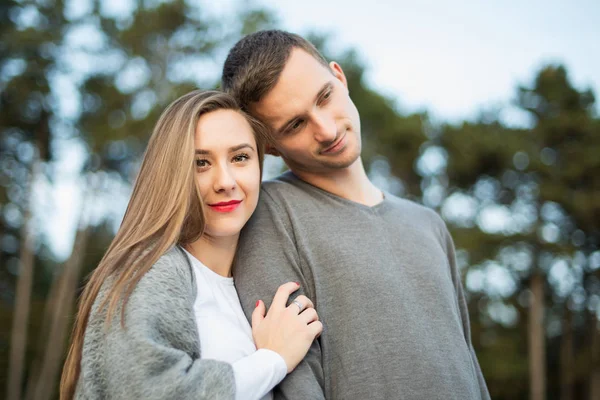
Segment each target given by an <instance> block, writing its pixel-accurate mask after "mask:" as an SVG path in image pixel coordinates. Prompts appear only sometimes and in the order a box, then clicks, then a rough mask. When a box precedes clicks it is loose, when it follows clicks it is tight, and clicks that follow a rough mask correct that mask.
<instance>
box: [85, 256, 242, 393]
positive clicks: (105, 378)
mask: <svg viewBox="0 0 600 400" xmlns="http://www.w3.org/2000/svg"><path fill="white" fill-rule="evenodd" d="M191 268H192V267H191V265H190V264H189V260H188V258H187V257H186V256H185V254H184V253H183V251H182V250H181V249H180V248H179V247H174V248H172V249H171V250H169V251H168V252H167V253H165V254H164V255H163V256H162V257H161V258H160V259H159V260H158V261H157V262H156V264H154V266H152V268H151V269H150V270H149V271H148V273H146V274H145V275H144V276H143V277H142V279H141V280H140V282H139V283H138V285H137V286H136V288H135V290H134V291H133V293H132V295H131V297H130V299H129V302H128V303H127V307H126V310H125V311H126V312H125V329H123V328H122V326H121V321H120V318H121V312H120V310H117V311H118V312H117V313H115V318H114V319H113V321H112V323H111V324H110V326H109V327H108V329H105V326H104V318H105V313H104V312H98V306H99V302H98V300H97V301H96V303H95V304H94V307H93V310H92V314H91V315H90V320H89V323H88V326H87V328H86V332H85V340H84V345H83V357H82V360H81V375H80V377H79V381H78V383H77V390H76V395H75V398H76V399H148V400H150V399H194V400H199V399H233V398H234V395H235V382H234V376H233V369H232V367H231V365H230V364H228V363H225V362H221V361H215V360H203V359H201V358H200V339H199V336H198V329H197V326H196V318H195V316H194V309H193V307H194V300H195V299H196V284H195V278H194V274H193V271H192V270H191ZM106 286H107V285H105V287H103V290H102V291H101V292H100V296H99V298H102V295H103V293H104V291H105V290H106Z"/></svg>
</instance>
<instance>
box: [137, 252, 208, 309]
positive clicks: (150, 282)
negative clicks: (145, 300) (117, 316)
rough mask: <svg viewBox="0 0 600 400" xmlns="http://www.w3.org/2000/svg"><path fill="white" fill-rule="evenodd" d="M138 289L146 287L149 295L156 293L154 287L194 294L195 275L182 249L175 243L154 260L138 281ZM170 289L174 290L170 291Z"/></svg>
mask: <svg viewBox="0 0 600 400" xmlns="http://www.w3.org/2000/svg"><path fill="white" fill-rule="evenodd" d="M138 286H139V287H138V288H137V289H139V290H145V289H148V290H149V291H150V292H149V293H148V294H149V295H156V294H157V293H156V291H155V289H156V288H157V287H160V288H161V289H162V290H161V291H163V292H166V293H168V294H169V295H171V296H172V295H173V294H175V293H178V294H179V295H189V296H192V297H195V296H196V284H195V277H194V273H193V271H192V266H191V265H190V261H189V259H188V258H187V256H186V255H185V253H184V251H183V250H182V249H181V248H180V247H179V246H178V245H175V246H173V247H171V248H170V249H169V250H167V251H166V252H165V253H164V254H163V255H162V256H160V257H159V258H158V260H156V262H155V263H154V264H153V265H152V267H151V268H150V269H149V270H148V271H147V272H146V273H145V274H144V276H143V277H142V278H141V280H140V282H139V283H138ZM171 291H174V293H173V292H171Z"/></svg>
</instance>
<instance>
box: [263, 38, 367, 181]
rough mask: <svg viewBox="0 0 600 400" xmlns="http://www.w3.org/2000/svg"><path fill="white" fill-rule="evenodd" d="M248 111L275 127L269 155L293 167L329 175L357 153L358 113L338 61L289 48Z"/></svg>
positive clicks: (351, 159)
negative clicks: (279, 69)
mask: <svg viewBox="0 0 600 400" xmlns="http://www.w3.org/2000/svg"><path fill="white" fill-rule="evenodd" d="M252 111H253V112H254V113H255V114H257V116H258V117H259V118H260V119H262V120H263V121H264V122H265V123H267V124H268V125H269V126H270V127H271V128H272V129H273V132H274V139H275V145H274V149H272V151H271V153H272V154H278V155H280V156H281V157H282V158H283V159H284V161H285V162H286V164H287V165H288V167H290V169H291V170H292V171H294V172H300V173H308V174H328V173H331V172H334V171H337V170H342V169H345V168H348V167H349V166H350V165H352V164H353V163H354V162H355V161H356V160H357V159H358V158H359V156H360V150H361V141H360V118H359V116H358V111H357V110H356V107H355V106H354V103H353V102H352V100H351V99H350V96H349V93H348V87H347V82H346V77H345V76H344V73H343V71H342V69H341V67H340V66H339V65H338V64H337V63H333V62H332V63H331V64H330V68H327V67H325V66H324V65H323V64H321V63H319V62H318V61H317V60H316V59H315V58H313V57H312V56H311V55H310V54H308V53H307V52H305V51H303V50H301V49H297V48H296V49H293V50H292V53H291V54H290V57H289V59H288V61H287V63H286V65H285V67H284V69H283V71H282V73H281V75H280V77H279V80H278V81H277V84H276V85H275V87H274V88H273V89H272V90H271V91H270V92H269V93H268V94H267V95H266V96H265V97H264V98H263V99H262V100H261V101H259V102H258V103H256V104H255V105H253V107H252Z"/></svg>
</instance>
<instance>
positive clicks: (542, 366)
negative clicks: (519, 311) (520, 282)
mask: <svg viewBox="0 0 600 400" xmlns="http://www.w3.org/2000/svg"><path fill="white" fill-rule="evenodd" d="M545 338H546V336H545V334H544V277H543V276H542V274H541V273H539V272H535V273H534V274H533V275H532V276H531V301H530V304H529V376H530V380H531V382H530V383H531V388H530V394H529V398H530V399H531V400H545V399H546V340H545Z"/></svg>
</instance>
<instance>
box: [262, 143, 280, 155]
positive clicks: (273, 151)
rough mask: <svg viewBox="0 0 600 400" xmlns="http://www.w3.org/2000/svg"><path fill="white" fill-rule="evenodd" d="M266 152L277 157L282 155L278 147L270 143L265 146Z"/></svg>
mask: <svg viewBox="0 0 600 400" xmlns="http://www.w3.org/2000/svg"><path fill="white" fill-rule="evenodd" d="M265 153H266V154H270V155H272V156H275V157H279V156H280V154H279V152H278V151H277V149H275V147H273V146H271V145H270V144H268V145H266V146H265Z"/></svg>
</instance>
